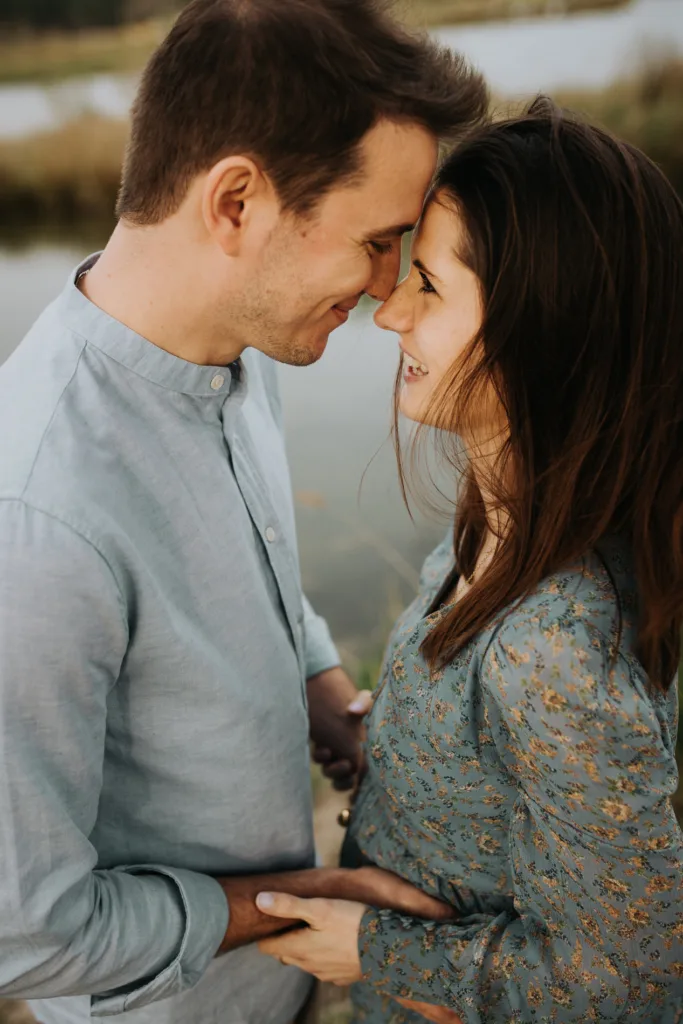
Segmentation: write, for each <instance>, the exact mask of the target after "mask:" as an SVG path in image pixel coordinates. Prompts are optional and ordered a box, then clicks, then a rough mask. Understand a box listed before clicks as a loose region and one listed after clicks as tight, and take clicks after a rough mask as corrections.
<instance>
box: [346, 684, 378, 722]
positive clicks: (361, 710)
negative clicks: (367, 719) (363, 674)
mask: <svg viewBox="0 0 683 1024" xmlns="http://www.w3.org/2000/svg"><path fill="white" fill-rule="evenodd" d="M371 707H372V691H371V690H359V691H358V693H357V694H356V696H355V697H354V698H353V700H352V701H351V703H350V704H349V706H348V708H347V709H346V710H347V711H348V712H349V714H351V715H359V716H360V717H361V718H362V717H363V715H367V713H368V711H369V710H370V708H371Z"/></svg>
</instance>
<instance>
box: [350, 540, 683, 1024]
mask: <svg viewBox="0 0 683 1024" xmlns="http://www.w3.org/2000/svg"><path fill="white" fill-rule="evenodd" d="M600 556H601V557H598V556H597V555H590V556H587V557H586V558H585V559H584V560H582V562H581V564H579V565H576V566H573V567H570V568H569V569H567V571H566V572H562V573H558V574H556V575H553V576H551V577H549V578H548V579H546V580H545V581H544V582H543V583H542V584H541V585H539V587H538V588H537V589H536V591H535V592H534V593H533V594H532V595H531V596H529V597H527V598H526V599H525V600H524V601H523V602H521V603H518V604H516V605H513V607H512V608H511V609H510V610H508V611H507V612H506V613H504V614H503V615H502V616H501V617H500V618H499V620H498V621H497V622H496V624H495V625H492V626H491V627H490V628H489V629H487V630H486V631H484V632H483V633H482V634H481V635H480V636H478V637H477V638H476V640H475V641H473V642H472V643H471V644H469V645H468V647H467V648H466V649H465V650H463V651H462V653H461V654H460V655H459V656H458V657H457V658H456V659H455V661H454V662H453V663H452V664H450V665H449V666H448V667H447V668H446V669H445V670H443V671H438V672H431V671H430V670H429V668H428V666H427V665H426V663H425V661H424V660H423V658H422V657H421V655H420V644H421V642H422V640H423V639H424V637H425V634H426V633H427V631H428V630H429V629H431V628H432V627H433V625H434V623H435V622H437V621H438V619H439V616H440V615H441V614H443V611H437V612H435V613H433V614H427V612H428V610H429V607H430V604H431V603H432V602H433V601H434V599H435V597H436V595H437V594H438V592H439V589H440V587H441V585H442V583H443V581H444V580H445V578H446V577H447V574H448V572H449V570H451V568H452V565H453V552H452V546H451V544H450V543H449V542H445V543H444V544H442V545H441V546H440V547H439V548H437V550H436V551H435V552H434V553H433V554H432V555H431V556H430V558H429V559H428V560H427V562H426V563H425V568H424V570H423V575H422V580H421V586H420V593H419V595H418V597H417V599H416V600H415V601H414V602H413V604H412V605H411V606H410V608H408V610H407V611H406V612H405V613H404V615H403V616H402V617H401V619H400V620H399V622H398V624H397V626H396V629H395V631H394V634H393V636H392V638H391V641H390V644H389V649H388V652H387V657H386V659H385V666H384V669H383V674H382V680H381V683H380V687H379V690H378V693H377V696H376V700H375V704H374V707H373V709H372V713H371V715H370V717H369V720H368V740H367V747H368V750H367V753H368V761H369V771H368V774H367V776H366V778H365V780H364V783H363V785H362V787H361V791H360V794H359V798H358V801H357V803H356V807H355V809H354V813H353V817H352V822H351V826H350V829H351V831H350V836H349V839H350V842H351V843H354V842H355V844H356V846H357V847H358V849H359V850H360V852H361V854H362V855H363V856H364V857H365V858H367V859H369V860H371V861H373V862H374V863H376V864H378V865H380V866H381V867H384V868H387V869H389V870H391V871H395V872H397V873H398V874H399V875H401V876H403V877H404V878H406V879H409V880H410V881H412V882H414V883H415V884H416V885H418V886H420V887H421V888H422V889H424V890H425V891H427V892H429V893H432V894H433V895H435V896H439V897H440V898H441V899H443V900H446V901H448V902H450V903H451V904H452V905H453V906H454V907H455V908H456V909H457V912H458V918H457V920H456V921H454V922H453V923H448V924H436V923H433V922H425V921H422V920H418V919H415V918H409V917H405V916H402V915H400V914H398V913H395V912H392V911H375V910H370V911H368V912H367V913H366V914H365V916H364V918H363V922H362V925H361V934H360V954H361V963H362V969H363V972H364V980H363V981H362V982H360V983H358V984H357V985H355V986H354V987H353V990H352V996H353V1002H354V1021H356V1022H361V1021H362V1022H365V1024H379V1022H393V1024H407V1022H411V1024H412V1022H418V1021H423V1022H424V1018H423V1017H421V1016H418V1015H417V1014H415V1013H414V1012H411V1011H408V1010H405V1009H403V1008H402V1007H401V1006H400V1004H398V1003H397V1002H396V1001H395V999H394V997H395V996H401V997H404V998H407V999H411V1000H419V1001H423V1002H429V1003H433V1004H437V1005H439V1006H445V1007H450V1008H451V1009H453V1010H454V1011H456V1012H457V1013H458V1014H459V1016H460V1017H461V1019H462V1021H463V1022H464V1024H480V1022H481V1024H536V1022H539V1024H540V1022H543V1024H546V1022H547V1024H565V1022H569V1021H572V1022H573V1021H615V1022H616V1021H620V1022H621V1021H628V1022H633V1024H638V1022H642V1024H676V1022H679V1021H683V836H682V834H681V831H680V829H679V827H678V825H677V823H676V820H675V817H674V813H673V809H672V806H671V802H670V797H671V795H672V794H673V792H674V791H675V789H676V784H677V771H676V762H675V758H674V747H675V736H676V714H677V706H676V687H675V686H674V687H672V689H671V690H670V692H669V693H668V694H666V695H661V694H650V693H649V692H648V687H647V683H646V678H645V675H644V672H643V669H642V667H641V665H640V664H639V662H638V661H637V659H636V657H635V656H634V653H633V649H634V643H635V615H636V611H637V604H636V591H635V585H634V577H633V572H632V569H631V567H630V565H629V557H628V552H627V551H626V549H625V548H624V547H623V546H621V545H620V544H618V543H616V542H614V541H612V542H611V543H609V544H607V543H606V544H605V545H604V547H602V548H601V552H600ZM606 567H607V568H606ZM608 569H609V571H607V570H608ZM615 586H616V591H615ZM617 592H618V600H617ZM619 608H621V631H619V619H620V614H619Z"/></svg>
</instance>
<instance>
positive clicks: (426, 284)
mask: <svg viewBox="0 0 683 1024" xmlns="http://www.w3.org/2000/svg"><path fill="white" fill-rule="evenodd" d="M419 274H420V280H421V281H422V287H421V288H419V289H418V291H419V293H420V295H429V294H432V295H436V288H434V286H433V285H432V282H431V281H430V280H429V278H428V277H427V276H426V274H423V273H422V271H419Z"/></svg>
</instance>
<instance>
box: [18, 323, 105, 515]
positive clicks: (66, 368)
mask: <svg viewBox="0 0 683 1024" xmlns="http://www.w3.org/2000/svg"><path fill="white" fill-rule="evenodd" d="M84 349H85V341H84V340H83V339H82V338H80V337H78V335H76V334H74V333H73V332H72V331H70V330H69V329H68V327H66V326H65V325H64V324H63V323H62V322H61V320H60V317H59V315H58V306H57V303H53V304H52V305H51V306H48V308H47V309H46V310H45V311H44V312H43V314H42V315H41V316H40V317H39V318H38V320H37V321H36V322H35V324H34V325H33V327H31V329H30V330H29V332H28V334H27V335H26V336H25V337H24V339H23V340H22V341H21V342H20V344H19V345H18V347H17V348H16V349H15V350H14V352H13V353H12V354H11V355H10V357H9V358H8V359H7V361H6V362H5V363H4V364H3V365H2V366H1V367H0V436H1V437H2V439H3V443H2V445H1V446H0V496H2V497H20V496H21V495H22V494H23V493H24V491H25V490H26V487H27V485H28V483H29V480H30V478H31V474H32V471H33V469H34V467H35V465H36V462H37V461H38V460H39V458H40V455H41V450H42V448H43V445H44V443H45V439H46V438H47V437H48V436H49V435H50V433H51V431H53V430H54V429H55V421H56V419H57V413H58V410H59V409H60V406H61V405H62V403H63V399H64V395H65V393H66V392H67V391H68V389H69V387H70V386H71V385H72V384H73V382H74V380H75V378H76V376H77V372H78V367H79V364H80V362H81V359H82V355H83V351H84Z"/></svg>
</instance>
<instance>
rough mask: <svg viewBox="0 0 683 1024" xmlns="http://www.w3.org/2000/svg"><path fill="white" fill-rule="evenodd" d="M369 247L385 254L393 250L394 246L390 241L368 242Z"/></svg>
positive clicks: (382, 254)
mask: <svg viewBox="0 0 683 1024" xmlns="http://www.w3.org/2000/svg"><path fill="white" fill-rule="evenodd" d="M370 248H371V249H374V250H375V252H377V253H379V254H380V255H381V256H386V254H387V253H390V252H393V251H394V246H393V245H392V243H391V242H370Z"/></svg>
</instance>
